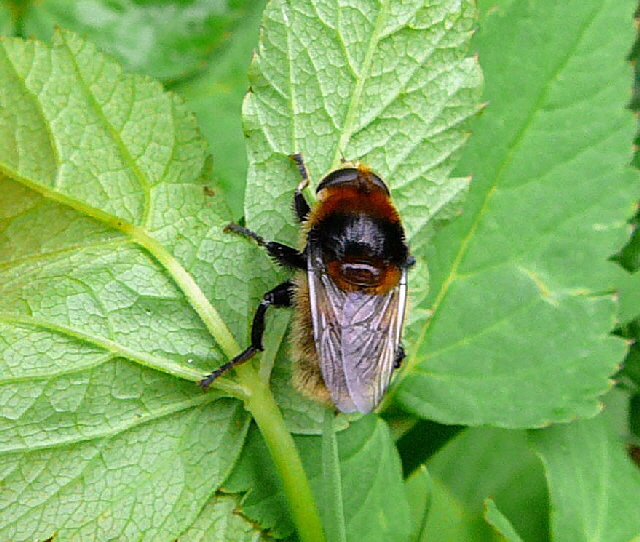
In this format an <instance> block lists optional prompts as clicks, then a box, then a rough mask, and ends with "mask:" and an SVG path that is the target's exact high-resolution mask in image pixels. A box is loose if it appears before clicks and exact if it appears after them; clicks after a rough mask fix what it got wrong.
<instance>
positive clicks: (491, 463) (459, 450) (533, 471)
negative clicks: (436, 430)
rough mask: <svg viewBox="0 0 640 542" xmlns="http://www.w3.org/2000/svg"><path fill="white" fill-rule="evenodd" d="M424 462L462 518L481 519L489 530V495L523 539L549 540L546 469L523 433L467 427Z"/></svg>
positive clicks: (529, 541) (542, 541)
mask: <svg viewBox="0 0 640 542" xmlns="http://www.w3.org/2000/svg"><path fill="white" fill-rule="evenodd" d="M426 466H427V468H428V469H429V473H430V475H431V477H432V479H433V480H434V481H437V482H438V483H439V484H441V485H442V486H443V487H445V488H446V489H447V492H449V493H450V495H451V498H452V499H455V501H456V502H457V503H458V504H457V506H459V507H461V509H463V510H464V511H465V517H468V518H476V519H478V520H481V523H482V524H483V525H484V526H485V527H486V528H487V529H488V527H487V525H486V524H485V522H484V520H482V518H483V516H484V514H485V500H486V499H487V498H488V497H491V498H492V499H494V500H495V502H496V504H497V506H498V507H499V508H500V510H501V512H502V513H503V514H504V515H505V517H507V518H508V519H509V521H510V522H512V523H513V525H514V527H515V528H516V529H517V531H518V532H521V533H526V534H527V537H526V539H527V542H534V541H535V542H546V541H547V540H548V539H549V531H548V517H547V516H548V508H549V501H548V497H547V487H546V484H545V479H544V473H543V471H542V467H541V465H540V461H539V460H538V458H537V457H536V456H535V454H534V453H533V452H532V451H531V450H530V449H529V446H528V443H527V438H526V434H525V433H524V432H523V431H516V430H504V429H490V428H472V429H467V430H466V431H464V432H462V433H460V434H459V435H458V436H457V437H456V438H455V439H453V440H452V441H451V442H450V443H449V444H447V445H446V446H445V447H444V448H442V449H441V450H440V451H439V452H438V453H437V454H436V455H435V456H433V458H431V459H430V460H429V461H428V462H427V465H426ZM487 532H488V530H487ZM469 540H471V538H470V539H469ZM473 540H475V539H473Z"/></svg>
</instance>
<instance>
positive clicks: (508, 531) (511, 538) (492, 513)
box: [484, 499, 523, 542]
mask: <svg viewBox="0 0 640 542" xmlns="http://www.w3.org/2000/svg"><path fill="white" fill-rule="evenodd" d="M484 517H485V519H486V520H487V521H488V522H489V523H490V524H491V525H492V526H493V528H494V529H495V530H496V532H497V533H499V534H500V535H502V539H503V540H506V541H507V542H523V541H522V538H520V535H519V534H518V533H517V532H516V530H515V529H514V528H513V525H511V522H510V521H509V520H508V519H507V518H506V517H505V516H504V514H503V513H502V512H500V510H498V507H497V506H496V503H495V502H494V501H493V499H487V500H486V501H485V514H484Z"/></svg>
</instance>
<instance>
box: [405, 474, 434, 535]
mask: <svg viewBox="0 0 640 542" xmlns="http://www.w3.org/2000/svg"><path fill="white" fill-rule="evenodd" d="M404 487H405V490H406V492H407V498H408V501H409V507H410V511H411V534H410V536H409V541H410V542H420V541H421V540H425V539H426V536H427V532H426V526H427V518H428V517H429V510H430V508H431V498H432V494H433V483H432V481H431V478H430V477H429V473H428V472H427V469H426V468H425V467H424V466H422V467H420V468H418V469H416V471H415V472H414V473H413V474H412V475H411V476H409V478H407V479H406V481H405V483H404Z"/></svg>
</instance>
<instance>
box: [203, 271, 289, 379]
mask: <svg viewBox="0 0 640 542" xmlns="http://www.w3.org/2000/svg"><path fill="white" fill-rule="evenodd" d="M292 303H293V283H292V282H291V281H290V280H288V281H287V282H283V283H282V284H279V285H278V286H276V287H275V288H274V289H273V290H269V291H268V292H267V293H266V294H264V296H263V297H262V301H260V305H258V309H257V310H256V314H255V316H254V317H253V324H252V325H251V345H250V346H248V347H247V348H246V349H245V350H243V351H242V352H240V354H238V355H237V356H236V357H235V358H233V359H232V360H230V361H228V362H227V363H225V364H224V365H221V366H220V367H218V368H217V369H216V370H215V371H213V372H212V373H210V374H209V375H207V376H206V377H205V378H203V379H202V380H200V382H199V384H200V386H202V388H203V389H205V390H206V389H207V388H209V386H211V383H212V382H213V381H214V380H215V379H216V378H218V377H220V376H222V375H223V374H224V373H226V372H227V371H228V370H230V369H232V368H233V367H235V366H236V365H240V364H241V363H244V362H245V361H248V360H250V359H251V358H252V357H253V356H255V355H256V354H257V353H258V352H261V351H262V350H264V348H263V346H262V336H263V335H264V320H265V315H266V313H267V309H268V308H269V307H271V306H273V307H276V308H279V307H290V306H291V304H292Z"/></svg>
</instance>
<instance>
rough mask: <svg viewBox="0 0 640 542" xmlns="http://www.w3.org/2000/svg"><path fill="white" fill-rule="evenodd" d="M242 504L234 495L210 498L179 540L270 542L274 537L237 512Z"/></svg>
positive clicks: (196, 541)
mask: <svg viewBox="0 0 640 542" xmlns="http://www.w3.org/2000/svg"><path fill="white" fill-rule="evenodd" d="M239 506H240V503H239V502H238V499H237V497H236V496H234V495H219V494H218V495H215V496H213V497H211V499H209V501H208V502H207V504H205V506H204V507H203V508H202V510H201V511H200V515H199V516H198V517H197V518H196V520H195V521H194V522H193V524H192V525H191V526H190V527H189V528H188V529H187V530H186V531H185V532H184V533H182V534H181V535H180V537H179V540H180V542H267V541H269V540H273V538H271V537H269V536H267V535H266V534H264V533H262V532H261V531H260V529H258V528H257V527H256V525H255V524H253V523H251V522H250V521H248V520H247V519H245V518H244V517H243V516H241V515H240V514H238V513H236V511H237V510H238V508H239Z"/></svg>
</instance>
